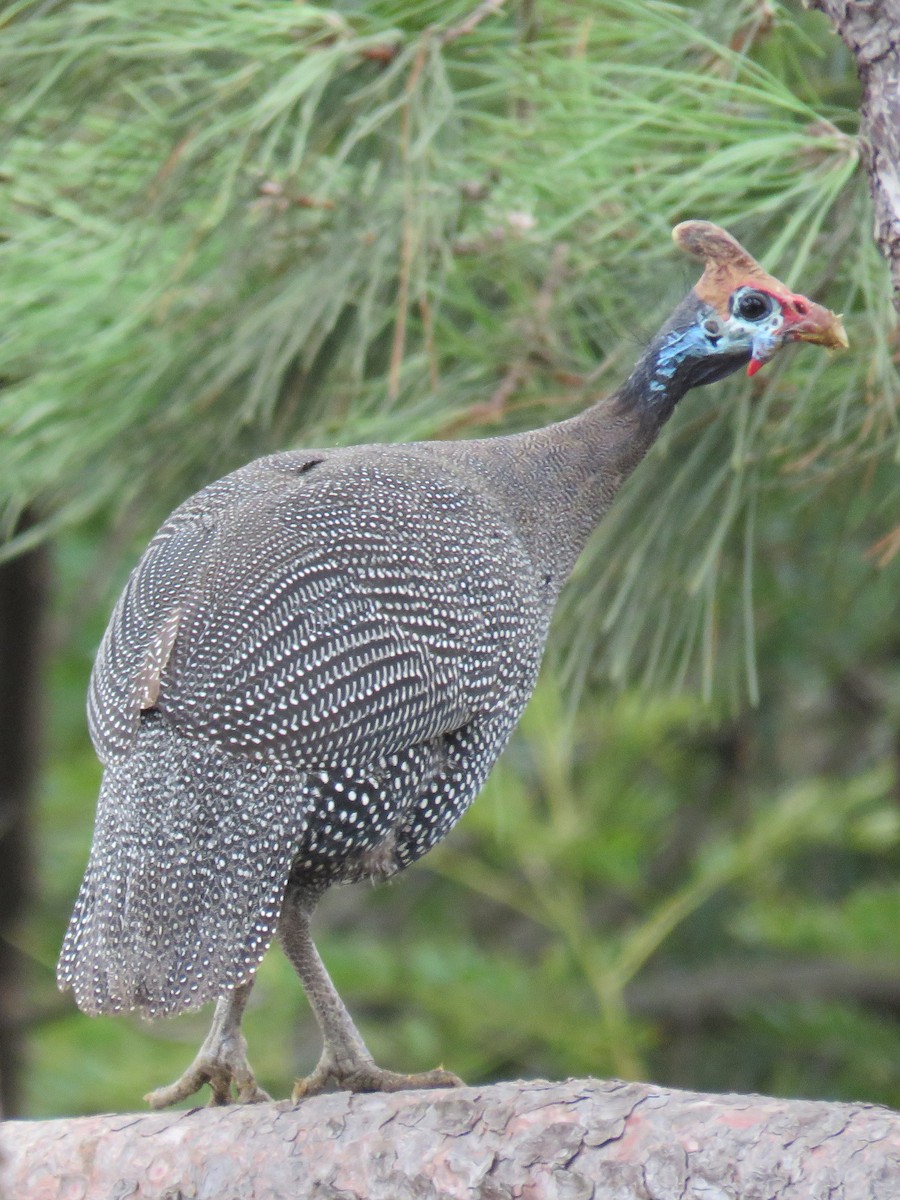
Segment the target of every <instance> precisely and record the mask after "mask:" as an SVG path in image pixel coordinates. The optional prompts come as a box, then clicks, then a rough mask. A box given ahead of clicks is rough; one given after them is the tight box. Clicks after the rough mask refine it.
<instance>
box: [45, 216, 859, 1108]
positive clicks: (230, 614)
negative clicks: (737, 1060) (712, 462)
mask: <svg viewBox="0 0 900 1200" xmlns="http://www.w3.org/2000/svg"><path fill="white" fill-rule="evenodd" d="M679 228H680V231H681V232H680V233H679V239H680V240H681V242H682V244H684V245H685V246H686V247H687V248H688V249H690V250H691V251H692V252H694V253H702V254H703V255H705V256H706V258H707V263H708V266H707V272H706V273H705V274H704V278H703V280H702V281H701V288H700V293H691V294H690V295H689V296H688V297H687V298H686V299H685V301H684V302H683V303H682V304H681V305H680V306H679V307H678V309H676V311H675V313H674V314H673V315H672V317H671V318H670V320H669V321H668V322H667V323H666V324H665V325H664V326H663V328H662V329H661V330H660V332H659V334H658V335H657V336H656V338H655V339H654V340H653V341H652V342H651V344H650V345H649V346H648V348H647V350H646V352H645V354H644V355H643V357H642V358H641V361H640V362H639V363H638V364H637V366H636V367H635V369H634V371H633V372H632V374H631V376H630V377H629V378H628V380H627V381H626V382H625V383H624V384H623V386H622V387H621V388H620V389H619V391H618V392H617V393H616V394H615V395H614V396H613V397H611V398H610V400H609V401H607V402H605V403H604V402H599V403H597V404H594V405H592V406H591V407H590V408H588V409H587V410H586V411H585V412H583V413H582V414H581V415H580V416H578V417H575V418H573V419H571V420H569V421H564V422H561V423H560V424H557V425H553V426H550V427H549V428H547V429H543V430H536V431H532V432H529V433H524V434H518V435H514V436H511V437H501V438H492V439H480V440H479V439H476V440H473V441H470V442H448V443H417V444H413V445H407V446H358V447H353V448H349V449H337V450H319V451H294V452H286V453H282V454H276V455H272V456H270V457H268V458H263V459H260V460H258V461H257V462H254V463H251V464H249V465H248V466H246V467H244V468H242V469H241V470H239V471H236V472H234V473H233V474H231V475H229V476H226V477H225V478H224V479H221V480H219V481H218V482H216V483H213V484H211V485H210V486H209V487H207V488H205V489H204V490H203V491H201V492H198V493H197V495H195V496H193V497H191V498H190V499H189V500H187V501H186V502H185V503H184V504H182V505H181V507H180V508H178V509H176V511H175V512H174V513H173V514H172V515H171V517H170V518H169V519H168V520H167V521H166V523H165V524H164V525H163V526H162V528H161V529H160V530H159V532H158V533H157V535H156V536H155V537H154V539H153V540H152V542H151V543H150V545H149V546H148V548H147V550H146V552H145V553H144V555H143V557H142V558H141V560H140V562H139V563H138V565H137V566H136V567H135V569H134V571H133V572H132V575H131V577H130V579H129V581H128V583H127V585H126V587H125V590H124V592H123V594H122V596H121V598H120V600H119V602H118V604H117V605H116V608H115V611H114V612H113V615H112V618H111V620H110V624H109V627H108V629H107V631H106V635H105V637H104V639H103V642H102V644H101V646H100V650H99V653H98V655H97V661H96V664H95V668H94V672H93V676H92V679H91V686H90V693H89V701H88V719H89V724H90V729H91V735H92V738H93V741H94V744H95V746H96V749H97V753H98V755H99V757H100V758H101V760H102V762H103V764H104V768H105V770H104V776H103V783H102V786H101V792H100V800H99V806H98V812H97V824H96V830H95V835H94V842H93V846H92V850H91V856H90V861H89V863H88V867H87V871H86V873H85V879H84V882H83V884H82V888H81V892H80V894H79V896H78V900H77V903H76V907H75V912H74V915H73V917H72V921H71V924H70V926H69V930H68V933H67V934H66V938H65V942H64V945H63V949H62V954H61V956H60V962H59V970H58V978H59V982H60V984H61V986H63V987H69V988H72V990H73V991H74V993H75V997H76V1000H77V1001H78V1004H79V1005H80V1007H81V1008H82V1009H84V1010H85V1011H86V1012H89V1013H99V1012H115V1011H119V1010H123V1009H132V1008H134V1009H140V1010H141V1011H143V1012H144V1013H146V1014H147V1015H150V1016H156V1015H160V1014H169V1013H175V1012H179V1011H182V1010H184V1009H188V1008H193V1007H196V1006H197V1005H199V1004H202V1003H204V1002H205V1001H207V1000H209V999H213V998H215V999H216V1000H217V1006H216V1014H215V1017H214V1020H213V1026H212V1029H211V1031H210V1035H209V1037H208V1039H207V1041H206V1043H204V1046H203V1047H202V1048H201V1051H200V1053H199V1054H198V1056H197V1059H196V1060H195V1062H194V1064H193V1066H192V1067H191V1068H189V1069H188V1071H187V1072H185V1074H184V1076H182V1078H181V1079H180V1080H179V1081H178V1082H177V1083H176V1084H175V1085H173V1086H172V1087H170V1088H165V1089H162V1090H160V1091H159V1092H157V1093H154V1094H153V1096H152V1097H151V1098H150V1099H151V1102H152V1103H154V1104H156V1105H164V1104H168V1103H171V1102H174V1101H175V1100H178V1099H182V1098H184V1097H185V1096H188V1095H190V1094H192V1092H194V1091H196V1090H197V1088H198V1087H200V1086H201V1084H203V1083H209V1084H210V1086H211V1088H212V1089H213V1097H214V1099H215V1100H216V1101H218V1102H224V1101H225V1100H227V1099H228V1098H229V1096H230V1095H231V1092H232V1088H233V1089H234V1090H235V1091H236V1092H237V1094H238V1097H239V1098H240V1099H244V1100H251V1099H260V1098H263V1095H264V1094H263V1093H262V1092H261V1091H260V1090H259V1088H258V1087H257V1085H256V1083H255V1080H254V1079H253V1075H252V1072H251V1071H250V1069H249V1066H248V1064H247V1062H246V1057H245V1053H244V1049H243V1039H242V1038H241V1036H240V1019H241V1013H242V1011H243V1007H244V1004H245V1003H246V999H247V996H248V994H249V989H250V986H251V983H252V979H253V975H254V972H255V971H256V968H257V966H258V965H259V962H260V961H261V959H262V957H263V955H264V954H265V952H266V950H267V948H268V946H269V944H270V942H271V941H272V939H273V937H274V936H276V934H277V936H278V938H279V940H280V941H281V944H282V946H283V948H284V950H285V952H286V953H287V955H288V957H289V958H290V960H291V962H292V963H293V964H294V966H295V967H296V969H297V971H298V973H299V975H300V977H301V980H302V982H303V984H304V987H305V989H306V992H307V995H308V997H309V1000H310V1003H311V1005H312V1007H313V1011H314V1012H315V1014H316V1017H317V1019H318V1021H319V1024H320V1026H321V1028H322V1032H323V1037H324V1042H325V1049H324V1051H323V1056H322V1059H321V1061H320V1063H319V1066H318V1067H317V1069H316V1071H315V1072H313V1075H312V1076H310V1077H309V1078H308V1079H307V1080H305V1081H303V1083H302V1084H300V1085H298V1090H297V1092H296V1094H297V1095H298V1096H299V1095H305V1094H309V1093H310V1092H312V1091H316V1090H319V1089H320V1088H322V1087H324V1086H325V1085H326V1084H328V1083H329V1082H336V1083H338V1085H339V1086H347V1087H352V1088H355V1089H364V1090H368V1089H372V1088H393V1087H405V1086H413V1085H446V1084H448V1083H452V1082H454V1077H452V1076H449V1075H448V1074H447V1073H446V1072H443V1071H438V1072H431V1073H429V1074H427V1075H425V1076H416V1077H407V1076H398V1075H394V1074H393V1073H391V1072H385V1071H382V1070H381V1069H380V1068H377V1067H375V1065H374V1063H373V1062H372V1060H371V1057H370V1056H369V1055H368V1052H367V1051H366V1049H365V1046H364V1044H363V1043H362V1040H361V1038H360V1037H359V1035H358V1033H357V1032H356V1030H355V1028H354V1026H353V1024H352V1021H351V1020H350V1018H349V1015H348V1014H347V1012H346V1009H345V1008H344V1007H343V1004H342V1003H341V1001H340V998H339V997H338V996H337V993H336V992H335V990H334V987H333V985H332V984H331V981H330V980H329V979H328V976H327V973H326V972H325V969H324V966H323V965H322V963H321V960H319V958H318V955H317V953H316V951H315V947H314V946H313V944H312V941H311V939H310V935H309V919H310V915H311V913H312V910H313V908H314V905H315V902H316V900H317V899H318V897H319V896H320V895H321V893H322V892H323V891H324V890H325V889H326V888H327V887H329V886H331V885H333V884H336V883H345V882H348V881H352V880H357V879H365V878H371V879H382V878H386V877H388V876H390V875H392V874H394V873H395V872H397V871H399V870H401V869H402V868H404V867H406V866H408V865H409V864H410V863H413V862H415V861H416V859H418V858H420V857H421V856H422V855H423V854H425V853H426V852H427V851H428V850H429V849H430V848H431V847H432V846H434V845H435V843H437V842H438V841H440V840H441V838H443V837H444V836H445V835H446V834H447V833H448V831H449V830H450V829H451V828H452V826H453V825H454V824H455V823H456V821H458V820H459V818H460V817H461V816H462V815H463V813H464V812H465V811H466V809H467V808H468V806H469V805H470V804H471V802H472V800H473V799H474V798H475V796H476V795H477V793H478V791H479V790H480V788H481V786H482V784H483V783H484V781H485V779H486V777H487V775H488V773H489V771H490V769H491V767H492V766H493V764H494V762H495V761H496V759H497V757H498V755H499V754H500V752H501V751H502V749H503V747H504V745H505V744H506V742H507V740H508V738H509V736H510V734H511V732H512V730H513V729H514V727H515V725H516V723H517V721H518V719H519V717H520V716H521V713H522V711H523V709H524V707H525V704H526V703H527V701H528V698H529V696H530V695H531V692H532V690H533V688H534V684H535V681H536V678H537V673H538V668H539V665H540V660H541V656H542V653H543V649H544V643H545V640H546V636H547V630H548V626H549V622H550V617H551V614H552V611H553V607H554V604H555V602H556V599H557V596H558V594H559V591H560V589H561V587H562V586H563V584H564V582H565V580H566V578H567V577H568V575H569V573H570V572H571V569H572V567H573V565H574V563H575V561H576V559H577V558H578V555H579V554H580V552H581V550H582V548H583V546H584V544H585V541H586V540H587V538H588V536H589V535H590V533H591V530H592V529H593V528H594V526H595V525H596V523H597V521H598V520H599V519H600V517H602V515H603V513H604V512H605V511H606V509H607V508H608V507H609V505H610V503H611V502H612V500H613V498H614V497H615V494H616V492H617V490H618V488H619V487H620V486H621V484H622V482H623V481H624V480H625V479H626V478H627V477H628V475H629V474H630V473H631V471H632V470H633V469H634V468H635V466H636V465H637V464H638V462H639V461H640V460H641V458H642V457H643V455H644V454H645V453H646V451H647V449H648V447H649V446H650V445H651V444H652V442H653V440H654V439H655V437H656V436H657V433H658V431H659V429H660V427H661V425H662V424H663V423H664V421H665V420H667V418H668V416H669V415H670V413H671V412H672V409H673V408H674V406H675V404H676V403H677V402H678V400H679V399H680V398H681V396H683V395H684V394H685V392H687V391H688V390H689V389H690V388H691V387H695V386H698V385H700V384H703V383H709V382H712V381H714V380H716V379H720V378H723V377H724V376H726V375H728V374H730V373H731V372H732V371H734V370H736V369H737V368H738V367H740V366H742V365H744V364H747V363H748V361H749V362H751V365H752V364H753V363H756V365H760V364H761V362H763V361H765V360H766V359H767V358H770V357H771V356H772V354H774V353H775V352H776V350H777V349H778V348H779V347H780V345H782V344H783V343H784V342H785V341H787V340H791V339H804V340H809V341H819V342H822V343H824V344H828V345H836V344H840V340H841V338H842V337H843V330H842V329H841V327H840V324H839V322H838V321H837V318H835V317H834V316H833V314H831V313H827V311H826V310H824V309H820V308H819V307H818V306H816V305H812V304H811V302H810V301H807V300H806V299H805V298H804V297H798V296H795V295H794V294H793V293H789V292H787V290H786V289H784V287H783V285H781V284H779V283H778V281H777V280H773V279H772V277H771V276H767V275H765V273H764V272H762V270H761V268H759V267H758V266H757V265H756V264H755V263H754V262H753V260H752V259H751V258H750V256H749V255H747V253H746V251H744V250H742V249H741V247H739V246H738V245H737V243H735V242H734V240H733V239H731V238H730V236H729V235H728V234H725V233H724V232H723V231H722V230H717V229H716V227H715V226H710V225H707V224H706V223H698V222H689V223H688V224H687V225H685V226H682V227H679ZM844 340H845V339H844ZM754 369H755V368H754Z"/></svg>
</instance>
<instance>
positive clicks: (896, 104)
mask: <svg viewBox="0 0 900 1200" xmlns="http://www.w3.org/2000/svg"><path fill="white" fill-rule="evenodd" d="M807 3H809V5H810V7H811V8H818V9H819V10H820V11H821V12H823V13H825V15H826V16H827V17H828V18H829V19H830V20H831V22H832V24H833V25H834V27H835V29H836V30H837V32H838V33H839V34H840V36H841V38H842V39H843V41H844V42H845V43H846V45H847V48H848V49H849V50H850V52H851V54H852V55H853V57H854V58H855V59H856V69H857V73H858V74H859V78H860V82H861V83H862V85H863V97H862V104H861V106H860V138H861V141H862V149H863V156H864V160H865V164H866V169H867V170H868V172H869V190H870V191H871V193H872V203H873V206H874V210H875V240H876V241H877V242H878V245H879V246H880V247H881V252H882V254H883V255H884V257H885V258H886V259H887V261H888V265H889V266H890V269H891V278H892V279H893V283H894V307H895V308H896V309H897V310H898V312H900V0H807Z"/></svg>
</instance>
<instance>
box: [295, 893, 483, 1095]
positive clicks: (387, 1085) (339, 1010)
mask: <svg viewBox="0 0 900 1200" xmlns="http://www.w3.org/2000/svg"><path fill="white" fill-rule="evenodd" d="M318 897H319V893H318V892H312V891H304V890H303V889H299V888H298V889H294V888H291V889H290V890H289V891H288V895H287V896H286V898H285V902H284V908H283V909H282V912H281V920H280V922H279V925H278V939H279V941H280V942H281V945H282V947H283V949H284V952H285V954H286V955H287V956H288V958H289V959H290V961H291V963H292V964H293V967H294V970H295V971H296V972H297V974H298V975H299V976H300V982H301V983H302V984H303V989H304V991H305V992H306V997H307V999H308V1000H309V1003H310V1006H311V1008H312V1010H313V1013H314V1014H315V1018H316V1021H317V1022H318V1025H319V1028H320V1029H321V1031H322V1038H323V1041H324V1043H325V1045H324V1049H323V1050H322V1057H321V1058H320V1059H319V1062H318V1065H317V1066H316V1069H315V1070H314V1071H313V1073H312V1074H311V1075H307V1076H306V1078H305V1079H299V1080H298V1081H297V1083H296V1085H295V1086H294V1090H293V1093H292V1095H291V1099H292V1100H293V1101H294V1103H296V1102H297V1101H298V1100H301V1099H303V1098H304V1097H305V1096H315V1095H317V1094H318V1093H319V1092H322V1091H324V1090H325V1088H326V1087H327V1086H328V1084H329V1083H333V1084H335V1086H336V1087H337V1088H338V1089H339V1090H342V1091H351V1092H399V1091H405V1090H406V1089H408V1088H439V1087H461V1086H462V1080H461V1079H458V1078H457V1077H456V1076H455V1075H453V1074H451V1072H450V1071H445V1070H444V1069H443V1068H442V1067H439V1068H438V1069H437V1070H434V1071H424V1072H422V1073H421V1074H419V1075H402V1074H399V1073H398V1072H396V1071H385V1070H384V1069H383V1068H381V1067H379V1066H376V1065H375V1060H374V1059H373V1058H372V1055H371V1054H370V1053H369V1051H368V1050H367V1049H366V1044H365V1042H364V1041H363V1040H362V1038H361V1037H360V1035H359V1032H358V1030H357V1028H356V1026H355V1025H354V1024H353V1020H352V1018H351V1016H350V1014H349V1012H348V1011H347V1009H346V1008H345V1006H344V1002H343V1000H341V998H340V996H339V995H338V993H337V989H336V988H335V986H334V984H333V983H332V982H331V979H330V978H329V975H328V972H327V971H326V970H325V964H324V963H323V962H322V960H321V958H320V957H319V952H318V951H317V950H316V948H315V946H314V945H313V940H312V936H311V934H310V929H309V923H310V918H311V916H312V912H313V909H314V908H315V904H316V901H317V900H318Z"/></svg>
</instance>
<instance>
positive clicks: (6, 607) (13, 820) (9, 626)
mask: <svg viewBox="0 0 900 1200" xmlns="http://www.w3.org/2000/svg"><path fill="white" fill-rule="evenodd" d="M27 523H28V522H27V520H26V521H23V522H22V524H21V526H20V529H24V528H26V527H27ZM48 576H49V564H48V558H47V551H46V548H45V547H43V546H40V547H38V548H37V549H36V550H31V551H29V552H27V553H25V554H22V555H20V556H19V557H18V558H14V559H11V560H10V561H9V562H6V563H3V564H2V565H0V714H2V720H0V1104H2V1111H3V1112H4V1113H5V1114H6V1115H7V1116H8V1115H10V1114H13V1113H16V1112H18V1111H19V1081H20V1076H21V1070H22V1060H23V1053H24V1051H23V1047H22V1029H23V1025H24V1022H23V1020H22V1016H23V1012H24V1009H25V1002H24V985H23V977H22V976H23V970H22V967H23V963H22V956H21V954H20V953H19V951H18V950H17V949H16V941H17V936H16V935H17V932H18V929H19V927H20V925H21V922H22V919H23V917H24V916H25V911H26V907H27V904H28V900H29V898H30V896H31V892H32V877H31V875H32V873H31V840H32V839H31V827H32V808H33V802H34V791H35V786H36V783H37V773H38V756H39V745H40V724H41V716H42V714H41V701H40V668H41V662H42V658H43V644H44V633H45V617H46V607H47V595H48V586H49V585H48Z"/></svg>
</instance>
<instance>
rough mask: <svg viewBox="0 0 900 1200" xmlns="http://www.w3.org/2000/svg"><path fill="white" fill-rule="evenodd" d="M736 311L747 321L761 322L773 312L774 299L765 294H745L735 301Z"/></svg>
mask: <svg viewBox="0 0 900 1200" xmlns="http://www.w3.org/2000/svg"><path fill="white" fill-rule="evenodd" d="M734 311H735V313H736V314H737V316H739V317H742V318H743V319H744V320H745V321H761V320H762V319H763V317H767V316H769V314H770V313H771V311H772V297H771V296H767V295H766V293H765V292H743V293H742V294H741V295H740V296H738V298H737V300H736V301H735V305H734Z"/></svg>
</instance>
